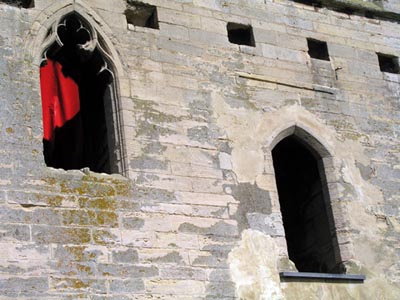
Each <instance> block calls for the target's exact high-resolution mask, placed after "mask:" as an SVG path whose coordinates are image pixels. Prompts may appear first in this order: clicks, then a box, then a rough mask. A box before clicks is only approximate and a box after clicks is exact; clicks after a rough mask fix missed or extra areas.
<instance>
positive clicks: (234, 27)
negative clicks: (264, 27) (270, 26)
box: [226, 23, 256, 47]
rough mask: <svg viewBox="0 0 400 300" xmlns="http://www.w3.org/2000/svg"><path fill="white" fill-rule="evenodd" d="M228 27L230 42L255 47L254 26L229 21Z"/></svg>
mask: <svg viewBox="0 0 400 300" xmlns="http://www.w3.org/2000/svg"><path fill="white" fill-rule="evenodd" d="M226 28H227V30H228V39H229V42H231V43H233V44H238V45H247V46H252V47H255V45H256V44H255V41H254V36H253V28H252V27H251V26H250V25H243V24H237V23H228V25H227V26H226Z"/></svg>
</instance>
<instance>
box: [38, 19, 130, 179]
mask: <svg viewBox="0 0 400 300" xmlns="http://www.w3.org/2000/svg"><path fill="white" fill-rule="evenodd" d="M46 41H47V44H48V45H49V46H48V47H47V48H45V51H44V53H43V57H42V63H41V66H40V83H41V94H42V113H43V128H44V130H43V131H44V135H43V147H44V158H45V163H46V165H47V166H50V167H55V168H63V169H65V170H71V169H82V168H85V167H87V168H89V169H90V170H92V171H94V172H103V173H109V174H110V173H121V172H123V166H122V150H121V145H120V143H121V137H120V136H119V134H118V129H119V128H118V127H119V126H118V125H119V124H118V118H117V117H116V115H117V113H118V111H117V109H116V103H115V102H116V100H117V99H116V98H117V96H116V89H115V78H114V73H113V71H112V69H111V68H110V64H109V63H108V58H107V54H106V52H105V51H104V49H103V48H102V47H101V45H100V42H101V40H100V41H99V40H98V38H97V33H96V31H95V30H94V29H93V28H92V27H91V26H90V24H89V23H88V22H86V21H85V20H84V19H83V18H81V17H80V16H79V15H77V14H76V13H70V14H68V15H66V16H64V17H63V18H62V19H61V21H60V22H58V23H57V24H55V25H54V26H53V28H52V29H50V30H49V31H48V33H47V38H46Z"/></svg>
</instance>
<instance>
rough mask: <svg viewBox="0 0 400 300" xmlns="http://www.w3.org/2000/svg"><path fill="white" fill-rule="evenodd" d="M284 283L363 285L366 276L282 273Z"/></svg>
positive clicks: (280, 274)
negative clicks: (319, 282)
mask: <svg viewBox="0 0 400 300" xmlns="http://www.w3.org/2000/svg"><path fill="white" fill-rule="evenodd" d="M279 276H280V277H281V280H282V281H328V282H346V283H363V282H364V280H365V279H366V276H365V275H352V274H331V273H311V272H280V273H279Z"/></svg>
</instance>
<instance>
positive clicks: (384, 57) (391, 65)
mask: <svg viewBox="0 0 400 300" xmlns="http://www.w3.org/2000/svg"><path fill="white" fill-rule="evenodd" d="M377 55H378V61H379V68H380V69H381V71H382V72H386V73H394V74H400V67H399V58H398V57H396V56H393V55H388V54H382V53H377Z"/></svg>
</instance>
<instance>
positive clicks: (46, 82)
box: [40, 59, 83, 169]
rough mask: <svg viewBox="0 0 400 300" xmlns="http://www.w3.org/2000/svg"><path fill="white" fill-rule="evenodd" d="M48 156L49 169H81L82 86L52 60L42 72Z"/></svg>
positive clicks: (45, 154) (45, 153)
mask: <svg viewBox="0 0 400 300" xmlns="http://www.w3.org/2000/svg"><path fill="white" fill-rule="evenodd" d="M40 88H41V94H42V113H43V142H44V156H45V161H46V164H47V165H48V166H51V167H56V168H64V169H75V168H80V167H81V163H82V137H83V134H82V122H81V117H80V113H79V111H80V100H79V87H78V84H77V83H76V82H75V81H74V80H73V79H72V78H71V77H68V76H66V75H65V74H64V73H63V68H62V65H61V64H60V63H59V62H57V61H53V60H51V59H48V60H47V62H46V64H45V65H43V66H42V67H41V68H40Z"/></svg>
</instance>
